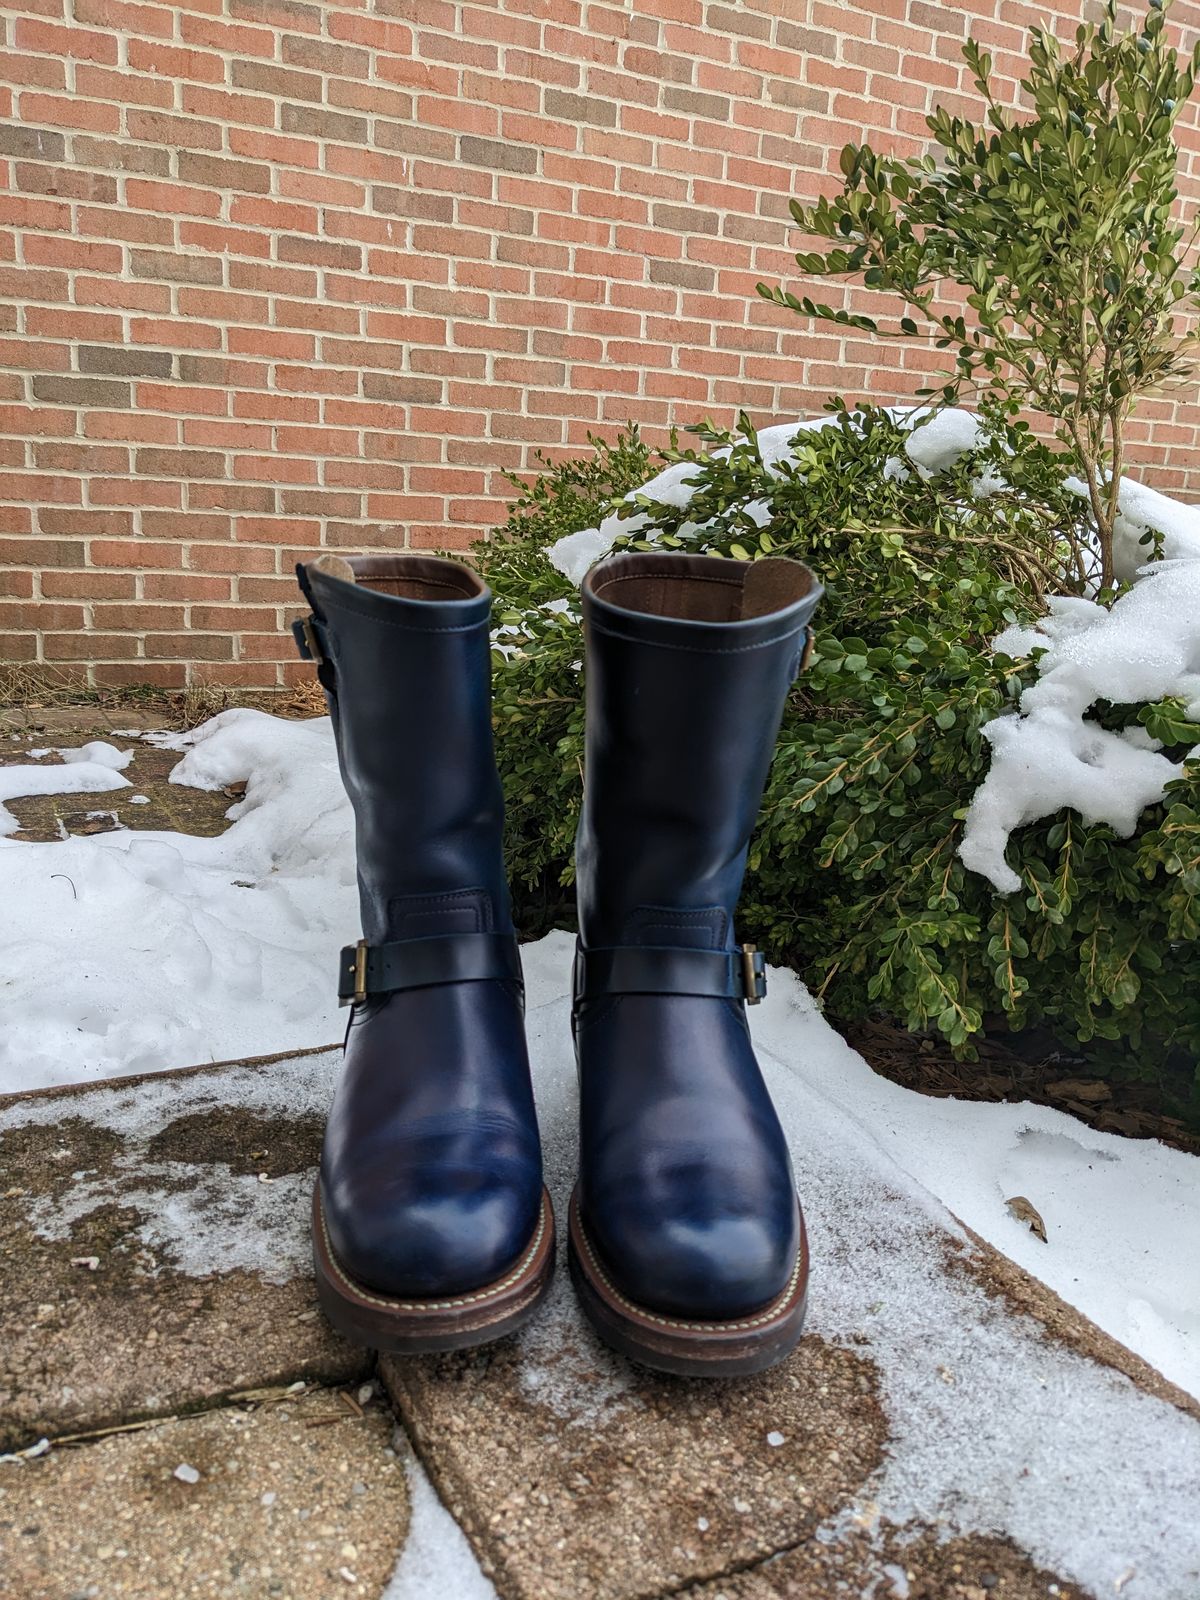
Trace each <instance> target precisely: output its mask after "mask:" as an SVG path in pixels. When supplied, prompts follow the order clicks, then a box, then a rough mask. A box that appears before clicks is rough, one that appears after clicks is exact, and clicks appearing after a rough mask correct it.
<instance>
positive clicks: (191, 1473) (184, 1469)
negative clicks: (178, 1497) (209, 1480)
mask: <svg viewBox="0 0 1200 1600" xmlns="http://www.w3.org/2000/svg"><path fill="white" fill-rule="evenodd" d="M174 1476H175V1477H177V1478H178V1479H179V1481H180V1483H199V1482H200V1474H199V1473H198V1472H197V1471H196V1469H195V1467H189V1466H188V1464H187V1462H186V1461H181V1462H180V1463H179V1465H178V1466H177V1467H176V1468H175V1473H174Z"/></svg>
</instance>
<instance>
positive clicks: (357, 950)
mask: <svg viewBox="0 0 1200 1600" xmlns="http://www.w3.org/2000/svg"><path fill="white" fill-rule="evenodd" d="M369 948H370V946H369V945H368V944H367V941H366V940H365V939H360V940H359V941H358V943H357V944H356V945H355V947H354V1004H355V1005H356V1006H361V1005H362V1004H363V1002H364V1001H365V1000H366V998H367V952H368V950H369Z"/></svg>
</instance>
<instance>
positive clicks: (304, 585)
mask: <svg viewBox="0 0 1200 1600" xmlns="http://www.w3.org/2000/svg"><path fill="white" fill-rule="evenodd" d="M296 582H297V583H298V584H299V585H300V591H301V593H302V594H303V595H304V598H305V599H306V600H307V601H308V603H309V605H310V606H311V607H312V610H311V611H310V612H309V614H308V616H307V617H298V618H297V619H296V621H295V622H293V623H292V638H293V639H295V641H296V649H297V650H298V651H299V652H300V659H301V661H311V662H312V664H313V666H314V667H316V669H317V679H318V681H319V682H320V685H321V687H322V689H324V690H325V692H326V694H336V693H337V679H336V677H335V674H334V670H333V651H332V649H331V647H330V643H329V632H328V629H327V628H326V626H325V622H324V619H323V618H322V616H321V615H320V613H319V611H318V609H317V597H316V595H314V594H313V591H312V584H311V583H310V582H309V581H308V573H307V572H306V571H305V570H304V563H303V562H302V561H298V562H297V563H296Z"/></svg>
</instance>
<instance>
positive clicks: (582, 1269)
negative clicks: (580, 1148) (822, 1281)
mask: <svg viewBox="0 0 1200 1600" xmlns="http://www.w3.org/2000/svg"><path fill="white" fill-rule="evenodd" d="M567 1261H568V1264H569V1266H570V1270H571V1280H572V1282H573V1283H574V1285H575V1292H576V1294H577V1295H578V1296H579V1301H580V1304H581V1305H582V1307H583V1311H584V1315H585V1316H586V1317H587V1319H588V1321H589V1322H590V1323H591V1325H592V1327H593V1328H595V1330H596V1332H597V1333H598V1334H599V1335H600V1337H601V1338H602V1339H603V1340H604V1342H605V1344H607V1345H610V1346H611V1347H612V1348H613V1349H614V1350H617V1351H619V1352H620V1353H621V1354H622V1355H624V1356H629V1357H631V1358H632V1359H633V1360H634V1361H640V1362H641V1364H642V1365H643V1366H646V1367H653V1368H654V1369H655V1370H656V1371H657V1372H671V1373H675V1374H676V1375H678V1376H680V1377H685V1378H703V1377H711V1378H734V1377H740V1376H742V1375H743V1374H746V1373H752V1372H764V1371H765V1370H766V1369H767V1368H768V1367H773V1366H775V1365H776V1363H777V1362H780V1361H782V1360H783V1359H784V1357H785V1356H787V1355H789V1354H790V1353H791V1351H792V1350H794V1349H795V1347H796V1345H797V1343H798V1342H799V1339H800V1334H801V1331H802V1330H803V1327H804V1313H805V1309H806V1306H807V1300H808V1238H807V1235H806V1234H805V1231H804V1218H803V1216H802V1217H801V1219H800V1253H799V1255H798V1257H797V1259H796V1267H795V1270H794V1272H793V1273H792V1276H791V1279H790V1280H789V1282H788V1286H787V1288H786V1289H785V1290H784V1291H783V1293H782V1294H781V1295H779V1296H778V1297H777V1298H776V1299H774V1300H772V1301H771V1302H770V1304H769V1305H766V1306H764V1307H763V1308H762V1310H761V1311H756V1312H754V1313H753V1314H752V1315H750V1316H747V1317H742V1318H738V1319H735V1320H729V1321H721V1322H702V1321H699V1320H696V1319H683V1318H678V1317H667V1316H663V1315H662V1313H661V1312H658V1311H651V1310H650V1309H649V1308H647V1307H645V1306H639V1305H637V1304H635V1303H634V1301H632V1300H629V1299H627V1298H626V1296H625V1295H623V1294H622V1293H621V1292H620V1290H619V1289H617V1287H616V1286H615V1285H614V1284H613V1283H612V1281H611V1279H610V1278H609V1277H608V1275H607V1274H606V1273H605V1271H604V1268H603V1267H602V1266H601V1264H600V1260H599V1257H598V1255H597V1253H596V1251H595V1250H594V1249H593V1247H592V1245H591V1244H590V1243H589V1241H588V1237H587V1234H586V1233H585V1232H584V1228H583V1221H582V1218H581V1217H580V1214H579V1190H578V1188H576V1190H575V1193H574V1194H573V1195H572V1196H571V1211H570V1224H569V1230H568V1237H567Z"/></svg>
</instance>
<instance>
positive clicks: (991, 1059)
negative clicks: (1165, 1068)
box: [829, 1017, 1200, 1155]
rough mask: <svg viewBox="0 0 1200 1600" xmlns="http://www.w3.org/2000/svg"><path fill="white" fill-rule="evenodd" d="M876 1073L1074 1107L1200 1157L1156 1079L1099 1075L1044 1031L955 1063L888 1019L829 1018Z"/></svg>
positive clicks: (985, 1044) (983, 1045)
mask: <svg viewBox="0 0 1200 1600" xmlns="http://www.w3.org/2000/svg"><path fill="white" fill-rule="evenodd" d="M829 1020H830V1021H831V1022H832V1023H833V1025H834V1027H836V1028H837V1029H838V1031H839V1033H841V1035H842V1036H843V1038H844V1039H845V1040H846V1041H847V1043H848V1044H850V1045H852V1046H853V1048H854V1049H855V1050H857V1051H858V1053H859V1054H860V1055H861V1056H863V1057H865V1059H866V1060H867V1061H868V1062H869V1063H870V1065H871V1066H872V1067H873V1068H874V1069H875V1071H876V1072H878V1073H880V1074H882V1076H883V1077H885V1078H890V1079H891V1080H892V1082H893V1083H899V1084H902V1085H903V1086H904V1087H905V1088H906V1089H916V1090H918V1091H919V1092H920V1093H921V1094H929V1095H935V1096H938V1097H940V1098H947V1097H953V1098H954V1099H957V1100H992V1101H996V1100H1012V1101H1017V1100H1032V1101H1034V1102H1035V1103H1036V1104H1037V1105H1044V1106H1053V1107H1054V1108H1055V1109H1056V1110H1058V1111H1067V1112H1070V1113H1071V1115H1072V1116H1076V1117H1078V1118H1079V1119H1080V1120H1081V1121H1083V1122H1086V1123H1087V1124H1088V1125H1089V1126H1090V1127H1093V1128H1096V1129H1098V1130H1099V1131H1100V1132H1102V1133H1121V1134H1125V1135H1127V1136H1128V1137H1130V1138H1134V1139H1161V1140H1162V1142H1163V1143H1164V1144H1168V1145H1171V1146H1172V1147H1173V1148H1174V1149H1176V1150H1184V1151H1187V1152H1188V1153H1189V1154H1192V1155H1200V1133H1198V1132H1196V1131H1195V1130H1193V1129H1190V1128H1189V1127H1188V1125H1187V1124H1186V1123H1185V1122H1184V1121H1183V1120H1182V1119H1181V1118H1179V1117H1170V1116H1167V1115H1165V1114H1164V1113H1163V1112H1162V1111H1159V1110H1155V1109H1154V1102H1155V1100H1156V1099H1159V1100H1161V1090H1160V1089H1158V1088H1157V1086H1155V1085H1153V1084H1149V1083H1121V1082H1118V1081H1117V1080H1115V1079H1111V1078H1097V1077H1095V1076H1094V1074H1092V1073H1091V1072H1089V1070H1088V1063H1087V1062H1086V1060H1085V1059H1084V1058H1082V1057H1080V1056H1077V1055H1074V1056H1073V1055H1071V1054H1070V1053H1069V1051H1067V1050H1065V1049H1064V1048H1063V1046H1062V1045H1061V1044H1057V1043H1055V1042H1054V1041H1053V1040H1051V1039H1049V1038H1048V1037H1047V1036H1046V1035H1044V1034H1038V1033H1035V1032H1030V1033H1027V1034H1017V1035H1014V1036H1013V1038H1012V1040H1011V1042H1010V1041H1008V1040H1005V1039H1003V1038H997V1037H995V1036H992V1035H985V1036H984V1037H983V1038H982V1039H979V1040H976V1041H975V1043H976V1045H977V1048H978V1052H979V1059H978V1060H977V1061H956V1060H955V1058H954V1052H953V1051H952V1050H951V1048H950V1047H949V1045H947V1044H945V1043H943V1042H942V1041H940V1040H938V1039H933V1038H922V1037H919V1036H918V1035H916V1034H912V1033H909V1032H908V1030H907V1029H906V1028H902V1027H901V1026H899V1024H897V1023H894V1022H890V1021H888V1020H887V1019H886V1018H866V1019H857V1020H855V1021H850V1022H843V1021H839V1020H838V1019H836V1018H833V1017H831V1018H830V1019H829Z"/></svg>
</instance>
